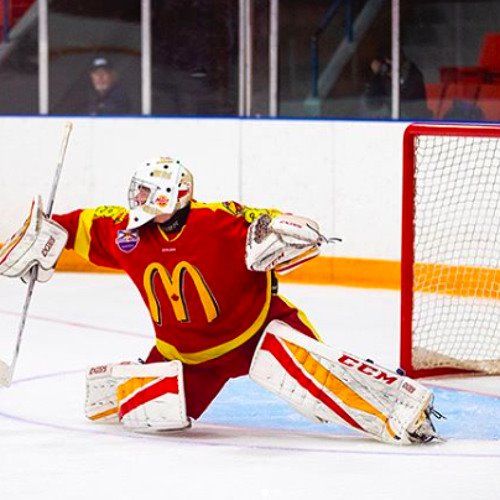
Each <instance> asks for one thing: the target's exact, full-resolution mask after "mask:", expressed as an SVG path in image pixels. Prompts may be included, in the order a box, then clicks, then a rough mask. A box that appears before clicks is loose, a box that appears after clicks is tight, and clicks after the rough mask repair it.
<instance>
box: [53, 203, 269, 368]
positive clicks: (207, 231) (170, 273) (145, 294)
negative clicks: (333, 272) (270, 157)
mask: <svg viewBox="0 0 500 500" xmlns="http://www.w3.org/2000/svg"><path fill="white" fill-rule="evenodd" d="M262 212H264V211H258V212H257V211H253V210H248V209H246V210H245V209H244V208H243V207H241V206H239V205H237V204H235V203H220V204H219V203H216V204H204V203H198V202H192V203H191V209H190V212H189V216H188V218H189V221H188V223H187V224H185V225H184V226H183V227H182V228H181V230H180V231H178V232H173V233H172V232H169V233H167V232H165V231H164V230H163V229H162V227H161V225H159V224H154V223H152V224H146V225H145V226H143V227H141V228H139V229H135V230H126V227H127V223H128V211H127V210H126V209H124V208H121V207H99V208H96V209H85V210H77V211H74V212H71V213H69V214H66V215H56V216H54V220H55V221H57V222H58V223H60V224H61V225H62V226H64V227H65V228H66V229H67V230H68V232H69V234H70V236H69V240H68V244H67V247H68V248H72V249H74V250H75V251H76V252H77V253H78V254H79V255H80V256H81V257H83V258H85V259H86V260H88V261H90V262H92V263H93V264H97V265H99V266H106V267H111V268H115V269H123V270H124V271H125V272H126V273H127V274H128V275H129V276H130V277H131V278H132V280H133V282H134V283H135V285H136V286H137V288H138V289H139V291H140V293H141V295H142V298H143V300H144V302H145V303H146V306H147V307H148V309H149V312H150V315H151V318H152V319H153V321H154V326H155V331H156V337H157V348H158V350H159V351H160V352H161V354H162V355H163V356H164V357H165V358H166V359H179V360H180V361H182V362H183V363H187V364H197V363H201V362H204V361H207V360H210V359H214V358H217V357H219V356H221V355H223V354H225V353H227V352H229V351H231V350H233V349H235V348H236V347H238V346H240V345H241V344H243V343H244V342H245V341H247V340H248V339H249V338H251V337H252V336H253V335H255V334H256V333H257V332H258V331H259V330H260V328H261V327H262V326H263V322H264V320H265V318H266V316H267V313H268V310H269V305H270V300H271V276H270V273H255V272H251V271H248V270H247V268H246V266H245V241H246V234H247V229H248V225H249V222H248V221H247V220H249V221H250V222H251V220H252V219H253V218H254V217H255V215H256V213H259V214H260V213H262Z"/></svg>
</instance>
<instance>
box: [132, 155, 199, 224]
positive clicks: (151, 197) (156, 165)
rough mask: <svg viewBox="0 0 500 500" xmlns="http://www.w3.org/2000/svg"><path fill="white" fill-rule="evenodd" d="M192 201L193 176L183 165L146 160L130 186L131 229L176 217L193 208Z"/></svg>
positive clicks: (167, 159) (172, 161)
mask: <svg viewBox="0 0 500 500" xmlns="http://www.w3.org/2000/svg"><path fill="white" fill-rule="evenodd" d="M192 197H193V176H192V174H191V172H190V171H189V170H188V169H187V168H186V167H184V166H183V165H182V164H181V162H180V161H178V160H174V159H173V158H168V157H159V158H153V159H151V160H146V161H145V162H143V163H142V164H141V166H140V167H139V168H138V169H137V170H136V171H135V173H134V175H133V177H132V180H131V182H130V187H129V191H128V202H129V206H130V214H129V222H128V226H127V229H135V228H138V227H140V226H142V225H144V224H146V223H147V222H149V221H150V220H152V219H154V218H155V217H156V216H158V215H173V214H174V213H175V212H177V211H178V210H180V209H181V208H184V207H186V206H187V205H189V202H190V201H191V198H192Z"/></svg>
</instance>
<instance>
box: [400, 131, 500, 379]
mask: <svg viewBox="0 0 500 500" xmlns="http://www.w3.org/2000/svg"><path fill="white" fill-rule="evenodd" d="M499 261H500V127H499V126H446V125H410V126H409V127H408V128H407V130H406V132H405V137H404V171H403V227H402V262H401V366H402V367H403V368H404V369H405V370H406V372H407V373H408V375H410V376H413V377H419V376H420V377H421V376H433V375H443V374H450V373H460V372H464V371H474V372H481V373H487V374H499V373H500V325H499V317H500V273H499V271H498V264H499Z"/></svg>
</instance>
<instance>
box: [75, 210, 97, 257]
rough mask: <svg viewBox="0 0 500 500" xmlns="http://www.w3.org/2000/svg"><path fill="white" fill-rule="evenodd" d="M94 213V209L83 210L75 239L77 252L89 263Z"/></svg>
mask: <svg viewBox="0 0 500 500" xmlns="http://www.w3.org/2000/svg"><path fill="white" fill-rule="evenodd" d="M94 212H95V209H93V208H87V209H85V210H83V212H82V213H81V214H80V219H79V220H78V229H77V231H76V237H75V252H76V253H77V254H78V255H79V256H80V257H83V258H84V259H85V260H87V261H88V260H89V251H90V228H91V227H92V221H93V220H94Z"/></svg>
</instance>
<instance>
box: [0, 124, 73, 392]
mask: <svg viewBox="0 0 500 500" xmlns="http://www.w3.org/2000/svg"><path fill="white" fill-rule="evenodd" d="M72 129H73V124H72V123H71V122H66V124H65V125H64V133H63V139H62V143H61V149H60V151H59V158H58V160H57V167H56V172H55V174H54V180H53V181H52V188H51V190H50V194H49V198H48V200H47V212H46V215H47V217H49V218H50V216H51V215H52V208H53V206H54V199H55V197H56V191H57V186H58V184H59V178H60V177H61V171H62V167H63V163H64V158H65V156H66V150H67V148H68V142H69V136H70V134H71V130H72ZM36 273H37V268H36V266H35V267H33V268H32V269H31V272H30V279H29V282H28V289H27V290H26V298H25V299H24V305H23V310H22V312H21V320H20V321H19V327H18V329H17V339H16V346H15V348H14V354H13V356H12V361H11V362H10V365H9V364H7V363H6V362H5V361H2V360H1V359H0V387H9V386H10V385H11V383H12V377H13V375H14V369H15V367H16V363H17V358H18V357H19V349H20V347H21V340H22V337H23V332H24V326H25V324H26V318H27V316H28V309H29V305H30V302H31V297H32V295H33V288H34V287H35V282H36Z"/></svg>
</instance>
